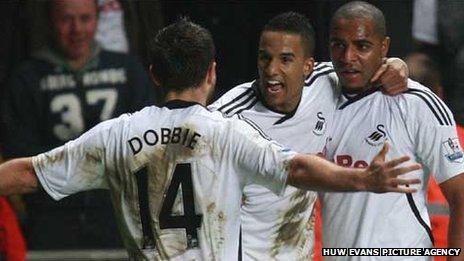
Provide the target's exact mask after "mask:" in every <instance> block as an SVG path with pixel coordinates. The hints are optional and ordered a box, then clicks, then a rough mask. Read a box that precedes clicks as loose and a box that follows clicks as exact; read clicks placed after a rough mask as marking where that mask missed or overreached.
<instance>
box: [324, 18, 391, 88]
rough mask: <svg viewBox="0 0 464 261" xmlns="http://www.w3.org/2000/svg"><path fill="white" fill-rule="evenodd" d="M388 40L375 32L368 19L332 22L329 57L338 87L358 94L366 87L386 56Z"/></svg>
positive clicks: (372, 23)
mask: <svg viewBox="0 0 464 261" xmlns="http://www.w3.org/2000/svg"><path fill="white" fill-rule="evenodd" d="M389 44H390V39H389V38H388V37H383V36H381V35H379V34H377V33H376V32H375V27H374V22H373V21H372V20H371V19H367V18H354V19H344V18H340V19H338V20H335V21H334V23H333V24H332V26H331V28H330V57H331V59H332V62H333V65H334V67H335V71H336V72H337V75H338V77H339V78H340V82H341V84H342V85H343V86H344V87H345V88H346V90H347V91H350V92H353V93H357V92H362V91H364V90H366V89H367V88H368V87H369V80H370V79H371V78H372V76H373V75H374V73H375V72H376V71H377V69H378V68H379V67H380V66H381V64H382V58H384V57H385V56H386V55H387V52H388V47H389Z"/></svg>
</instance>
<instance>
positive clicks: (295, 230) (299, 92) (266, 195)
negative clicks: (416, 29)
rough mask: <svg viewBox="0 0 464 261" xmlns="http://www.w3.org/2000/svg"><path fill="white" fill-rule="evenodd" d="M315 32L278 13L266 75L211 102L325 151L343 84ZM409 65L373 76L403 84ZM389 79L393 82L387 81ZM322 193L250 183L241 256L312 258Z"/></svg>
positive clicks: (294, 144)
mask: <svg viewBox="0 0 464 261" xmlns="http://www.w3.org/2000/svg"><path fill="white" fill-rule="evenodd" d="M314 42H315V41H314V30H313V28H312V26H311V24H310V22H309V21H308V19H307V18H306V17H305V16H304V15H301V14H298V13H295V12H286V13H282V14H279V15H277V16H275V17H274V18H272V19H271V20H270V21H269V22H268V23H267V24H266V25H265V26H264V29H263V31H262V32H261V38H260V43H259V49H258V62H257V64H258V71H259V78H258V79H256V80H255V81H252V82H248V83H244V84H241V85H239V86H236V87H234V88H232V89H231V90H230V91H229V92H227V93H226V94H224V95H223V96H222V97H221V98H220V99H219V100H217V101H216V102H214V103H213V104H212V105H210V108H212V109H217V110H219V111H221V112H222V113H224V114H225V115H228V116H230V115H234V114H241V115H243V116H245V117H247V118H249V119H251V120H253V121H254V122H255V123H256V124H257V125H258V126H259V127H260V128H261V129H262V130H264V131H265V132H266V134H267V135H269V136H270V137H271V138H272V139H275V140H277V141H278V142H279V143H281V144H284V145H285V146H287V147H289V148H291V149H293V150H295V151H298V152H301V153H313V154H316V153H321V152H322V151H323V148H324V145H325V142H326V138H327V133H328V130H329V129H330V127H331V125H332V124H333V123H332V115H333V112H334V110H335V107H336V102H337V99H338V96H339V92H340V90H339V89H338V88H337V86H336V85H334V84H333V82H335V81H337V76H336V74H335V73H334V70H333V67H332V65H331V64H330V63H319V64H317V65H316V66H314V59H313V52H314ZM403 70H404V69H403V68H402V67H400V68H399V69H398V64H396V63H395V62H394V61H393V63H387V64H385V67H382V68H381V69H379V71H378V75H376V76H374V77H373V78H372V80H373V81H376V80H377V79H378V78H379V76H381V77H380V83H382V84H384V85H385V87H389V89H390V90H391V89H398V87H400V89H401V87H402V84H401V83H402V80H403V79H406V77H402V76H401V73H403ZM385 79H386V81H384V80H385ZM316 196H317V195H316V193H314V192H308V191H303V190H299V189H296V188H294V187H287V189H286V190H285V193H284V195H283V196H282V197H278V196H276V195H275V194H274V193H272V192H271V191H269V190H268V189H266V188H264V187H263V186H260V185H259V184H249V185H247V186H245V188H244V201H243V205H242V226H241V229H242V254H243V258H244V259H245V260H249V259H251V260H270V259H277V260H308V259H310V258H311V256H312V252H313V247H314V218H313V215H312V214H313V207H314V202H315V200H316Z"/></svg>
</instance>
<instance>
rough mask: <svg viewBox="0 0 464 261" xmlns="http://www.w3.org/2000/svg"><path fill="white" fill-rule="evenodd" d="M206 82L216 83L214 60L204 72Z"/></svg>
mask: <svg viewBox="0 0 464 261" xmlns="http://www.w3.org/2000/svg"><path fill="white" fill-rule="evenodd" d="M206 82H207V83H208V84H210V85H215V84H216V62H215V61H214V60H213V61H212V62H211V64H210V65H209V67H208V72H207V73H206Z"/></svg>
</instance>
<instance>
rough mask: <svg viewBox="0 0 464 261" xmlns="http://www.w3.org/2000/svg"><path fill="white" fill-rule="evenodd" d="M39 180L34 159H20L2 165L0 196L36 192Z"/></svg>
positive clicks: (0, 168) (0, 167)
mask: <svg viewBox="0 0 464 261" xmlns="http://www.w3.org/2000/svg"><path fill="white" fill-rule="evenodd" d="M38 183H39V182H38V179H37V176H36V174H35V171H34V167H33V166H32V158H30V157H29V158H18V159H13V160H10V161H7V162H5V163H3V164H1V165H0V196H4V195H14V194H23V193H29V192H34V191H36V190H37V187H38Z"/></svg>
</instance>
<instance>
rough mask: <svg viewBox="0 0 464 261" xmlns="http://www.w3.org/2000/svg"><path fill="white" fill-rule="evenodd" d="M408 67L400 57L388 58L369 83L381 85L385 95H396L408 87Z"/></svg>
mask: <svg viewBox="0 0 464 261" xmlns="http://www.w3.org/2000/svg"><path fill="white" fill-rule="evenodd" d="M408 77H409V68H408V66H407V65H406V63H405V62H404V61H403V60H401V59H400V58H388V59H385V61H384V63H383V64H382V66H380V68H379V69H378V70H377V72H376V73H375V74H374V76H373V77H372V78H371V81H370V82H371V83H372V84H373V85H374V86H379V85H381V86H382V92H383V93H385V94H387V95H392V96H393V95H397V94H400V93H402V92H404V91H406V90H407V89H408Z"/></svg>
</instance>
